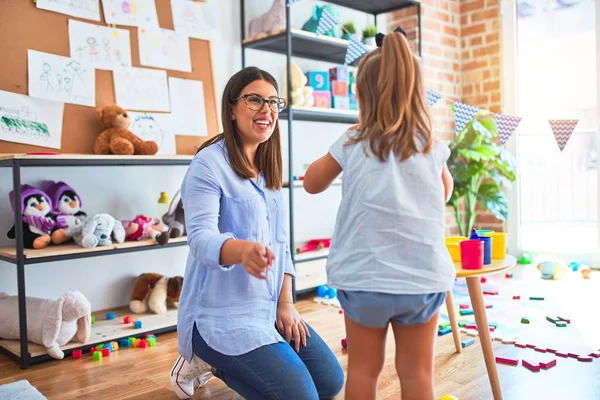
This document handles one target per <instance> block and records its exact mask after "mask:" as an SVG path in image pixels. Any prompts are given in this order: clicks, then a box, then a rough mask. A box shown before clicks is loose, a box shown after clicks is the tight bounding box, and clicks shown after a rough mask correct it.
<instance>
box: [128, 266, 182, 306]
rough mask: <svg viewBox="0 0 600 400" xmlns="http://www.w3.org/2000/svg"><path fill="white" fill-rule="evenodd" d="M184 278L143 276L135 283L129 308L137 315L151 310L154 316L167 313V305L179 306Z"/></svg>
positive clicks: (159, 275)
mask: <svg viewBox="0 0 600 400" xmlns="http://www.w3.org/2000/svg"><path fill="white" fill-rule="evenodd" d="M182 286H183V277H182V276H174V277H172V278H167V277H166V276H164V275H161V274H156V273H145V274H141V275H140V276H139V277H138V278H137V280H136V281H135V285H134V287H133V292H132V294H131V301H130V302H129V308H130V309H131V311H133V312H134V313H136V314H140V313H145V312H146V311H147V309H150V311H152V312H153V313H154V314H164V313H166V312H167V305H168V304H171V305H172V306H173V307H175V308H177V307H178V306H179V296H180V295H181V288H182Z"/></svg>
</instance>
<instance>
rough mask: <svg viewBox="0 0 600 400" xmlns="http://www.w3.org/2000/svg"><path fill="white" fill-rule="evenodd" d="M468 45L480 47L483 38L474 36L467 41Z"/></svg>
mask: <svg viewBox="0 0 600 400" xmlns="http://www.w3.org/2000/svg"><path fill="white" fill-rule="evenodd" d="M469 44H470V45H471V46H480V45H482V44H483V36H479V35H478V36H474V37H472V38H471V39H469Z"/></svg>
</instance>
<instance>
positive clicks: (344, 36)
mask: <svg viewBox="0 0 600 400" xmlns="http://www.w3.org/2000/svg"><path fill="white" fill-rule="evenodd" d="M351 37H352V35H350V34H349V33H344V34H343V35H342V39H344V40H350V38H351Z"/></svg>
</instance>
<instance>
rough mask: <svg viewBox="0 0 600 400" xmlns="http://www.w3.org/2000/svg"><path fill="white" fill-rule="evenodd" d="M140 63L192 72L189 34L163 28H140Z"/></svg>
mask: <svg viewBox="0 0 600 400" xmlns="http://www.w3.org/2000/svg"><path fill="white" fill-rule="evenodd" d="M138 39H139V43H140V64H142V65H147V66H149V67H156V68H164V69H172V70H177V71H185V72H192V61H191V57H190V41H189V38H188V37H187V36H183V35H179V34H177V33H175V31H172V30H169V29H161V28H138Z"/></svg>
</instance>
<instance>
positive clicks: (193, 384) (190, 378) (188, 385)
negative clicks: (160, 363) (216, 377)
mask: <svg viewBox="0 0 600 400" xmlns="http://www.w3.org/2000/svg"><path fill="white" fill-rule="evenodd" d="M212 377H213V374H212V369H211V366H210V365H208V364H207V363H205V362H204V361H203V360H202V359H201V358H200V357H198V356H196V355H194V357H193V358H192V362H191V363H188V362H187V361H186V360H185V358H183V357H182V356H179V357H178V358H177V361H176V362H175V365H173V368H172V369H171V377H170V378H171V386H172V387H173V391H174V392H175V394H176V395H177V397H179V398H180V399H191V398H192V396H194V391H195V390H196V389H199V388H203V387H204V386H205V385H206V382H208V380H209V379H210V378H212Z"/></svg>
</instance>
